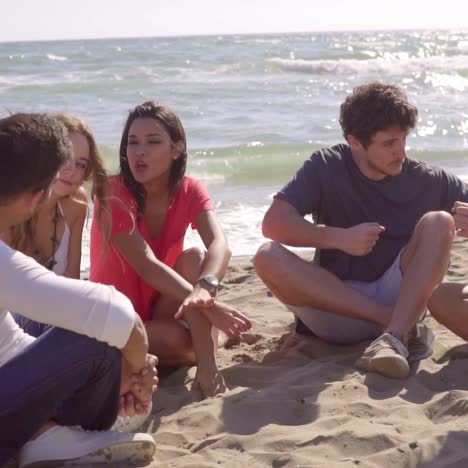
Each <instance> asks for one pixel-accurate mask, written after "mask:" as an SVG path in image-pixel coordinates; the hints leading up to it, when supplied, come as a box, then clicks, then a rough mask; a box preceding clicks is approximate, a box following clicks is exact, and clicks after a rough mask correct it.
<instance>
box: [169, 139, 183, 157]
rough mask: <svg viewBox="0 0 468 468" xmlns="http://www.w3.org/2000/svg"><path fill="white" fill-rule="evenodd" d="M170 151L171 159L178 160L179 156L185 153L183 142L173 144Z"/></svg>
mask: <svg viewBox="0 0 468 468" xmlns="http://www.w3.org/2000/svg"><path fill="white" fill-rule="evenodd" d="M172 150H173V151H172V159H174V160H176V159H179V157H180V155H181V154H182V153H183V152H184V151H185V145H184V142H183V141H182V140H179V141H178V142H177V143H173V145H172Z"/></svg>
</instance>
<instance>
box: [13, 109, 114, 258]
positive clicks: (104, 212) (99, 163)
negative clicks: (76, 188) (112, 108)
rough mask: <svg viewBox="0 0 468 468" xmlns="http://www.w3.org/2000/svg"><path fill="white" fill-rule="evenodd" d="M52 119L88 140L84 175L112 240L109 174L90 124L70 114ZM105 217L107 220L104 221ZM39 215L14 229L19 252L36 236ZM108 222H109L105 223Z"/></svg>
mask: <svg viewBox="0 0 468 468" xmlns="http://www.w3.org/2000/svg"><path fill="white" fill-rule="evenodd" d="M52 117H54V118H56V119H57V120H58V121H60V122H61V123H62V124H63V125H64V126H65V128H66V129H67V130H68V134H69V135H70V134H71V133H78V134H81V135H83V136H84V137H85V138H86V141H87V142H88V146H89V162H88V166H87V168H86V172H85V174H84V182H87V181H91V200H92V201H93V202H95V201H96V200H98V201H99V208H98V211H97V213H96V215H97V217H96V219H97V221H98V223H99V225H100V227H101V230H102V232H103V235H104V239H105V240H108V239H109V238H110V229H111V222H110V220H111V214H110V210H109V207H108V204H107V195H108V182H107V173H106V170H105V167H104V159H103V157H102V155H101V152H100V151H99V148H98V146H97V143H96V140H95V139H94V135H93V133H92V131H91V129H90V127H89V126H88V124H87V123H86V122H85V121H84V120H82V119H81V118H79V117H77V116H75V115H73V114H69V113H60V114H56V115H53V116H52ZM104 217H106V218H107V219H106V220H104ZM36 218H37V215H35V216H34V217H33V218H32V219H30V220H28V221H26V222H25V223H23V224H21V225H18V226H15V227H14V228H12V230H11V233H10V239H11V243H12V246H13V247H14V248H16V249H18V250H21V251H25V250H26V249H27V248H28V245H29V243H30V242H31V241H32V239H33V235H34V222H35V221H36ZM105 221H107V222H105Z"/></svg>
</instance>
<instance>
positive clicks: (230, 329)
mask: <svg viewBox="0 0 468 468" xmlns="http://www.w3.org/2000/svg"><path fill="white" fill-rule="evenodd" d="M199 310H200V311H201V312H203V313H204V314H205V316H206V317H207V318H208V320H209V321H210V322H211V324H212V325H213V326H214V327H215V328H218V329H219V330H220V331H221V332H223V333H225V334H226V335H227V336H228V337H229V338H231V337H236V336H239V335H240V334H241V333H243V332H245V331H247V330H249V329H250V328H251V327H252V323H251V322H250V320H249V318H248V317H247V316H246V315H245V314H243V313H242V312H240V311H238V310H237V309H235V308H234V307H231V306H228V305H227V304H223V303H221V302H215V303H214V304H213V305H212V306H211V307H203V308H200V309H199Z"/></svg>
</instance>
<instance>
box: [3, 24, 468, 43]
mask: <svg viewBox="0 0 468 468" xmlns="http://www.w3.org/2000/svg"><path fill="white" fill-rule="evenodd" d="M427 30H431V31H468V26H461V27H454V28H452V27H440V28H433V27H430V26H428V27H419V28H411V27H404V28H398V27H397V28H376V29H372V28H371V29H369V28H356V29H329V30H325V29H323V30H313V31H270V32H239V33H235V32H234V33H233V32H229V33H206V34H162V35H152V34H151V35H143V36H131V35H130V36H104V37H103V36H100V37H99V36H96V37H81V38H78V37H77V38H49V39H5V40H2V39H0V44H12V43H30V42H73V41H105V40H126V39H175V38H190V37H193V38H199V37H200V38H201V37H214V36H228V37H231V36H273V35H283V34H330V33H349V32H392V31H408V32H409V31H427Z"/></svg>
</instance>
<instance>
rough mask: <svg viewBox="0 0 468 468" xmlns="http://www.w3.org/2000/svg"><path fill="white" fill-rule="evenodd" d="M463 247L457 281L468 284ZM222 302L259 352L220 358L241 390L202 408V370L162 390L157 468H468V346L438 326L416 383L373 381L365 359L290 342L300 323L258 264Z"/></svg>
mask: <svg viewBox="0 0 468 468" xmlns="http://www.w3.org/2000/svg"><path fill="white" fill-rule="evenodd" d="M467 260H468V243H466V242H461V241H457V242H456V243H455V245H454V248H453V253H452V261H451V266H450V270H449V272H448V274H447V279H448V280H451V281H461V280H463V278H467V277H468V276H467V275H466V273H467V270H468V261H467ZM221 297H222V298H223V299H224V300H226V301H228V302H230V303H231V304H233V305H235V306H237V307H238V308H240V309H241V310H243V311H245V312H246V313H248V314H249V316H250V317H251V318H252V321H253V323H254V326H253V329H252V332H251V334H250V335H249V336H248V339H247V341H248V343H241V344H238V345H236V346H233V347H232V348H230V349H225V350H221V351H220V353H219V362H220V364H221V367H222V369H223V373H224V375H225V378H226V380H227V382H228V384H229V385H230V387H231V388H232V390H231V391H230V392H228V393H227V394H225V395H223V396H218V397H216V398H211V399H208V400H205V401H198V396H197V395H196V394H194V393H191V392H190V386H191V382H192V380H193V377H194V369H193V368H192V369H187V368H184V369H179V370H178V371H176V372H174V373H172V374H170V375H169V376H166V377H164V378H163V379H162V382H161V386H160V389H159V391H158V392H157V393H156V394H155V397H154V410H153V415H152V417H151V419H150V421H149V422H148V423H147V424H146V425H145V426H144V428H145V429H147V430H148V431H149V432H151V433H153V434H154V438H155V441H156V443H157V454H156V458H155V461H154V462H153V463H152V464H151V466H152V467H159V468H163V467H167V468H169V467H197V468H208V467H219V466H223V467H230V468H231V467H232V468H235V467H236V468H237V467H249V468H253V467H328V468H330V467H354V466H359V467H392V468H397V467H416V466H417V467H466V466H468V452H467V451H466V442H467V440H468V436H467V433H466V432H465V431H466V429H467V428H468V380H467V379H466V370H467V364H468V345H467V344H465V342H464V341H463V340H462V339H460V338H458V337H457V336H455V335H453V334H452V333H451V332H449V331H448V330H446V329H445V328H443V327H441V326H439V325H438V324H437V323H436V322H435V321H434V320H432V319H429V320H430V324H431V326H432V327H433V330H434V332H435V336H436V339H435V343H434V354H433V356H432V357H431V358H429V359H426V360H425V361H423V362H421V363H420V364H419V365H418V366H416V367H414V368H413V369H412V373H411V376H410V377H409V379H408V380H405V381H396V380H390V379H387V378H385V377H381V376H378V375H366V374H364V373H361V372H359V371H357V370H356V369H354V367H353V362H354V361H355V359H356V358H357V357H358V355H359V353H360V352H361V351H362V350H363V349H364V347H365V345H366V343H363V344H362V345H359V346H333V345H328V344H325V343H323V342H321V341H320V340H317V339H314V338H309V337H297V336H295V335H294V334H292V333H291V330H292V326H293V316H292V314H291V313H290V312H288V311H287V310H286V309H285V308H284V307H283V306H282V305H281V304H280V303H279V302H278V301H277V300H276V299H275V298H273V297H271V294H270V293H269V292H268V291H267V289H266V288H265V287H264V285H263V284H262V283H261V281H260V280H259V279H258V278H257V276H256V275H255V272H254V270H253V267H252V264H251V261H250V259H249V258H238V259H235V260H234V261H233V262H232V263H231V266H230V268H229V273H228V274H227V276H226V278H225V280H224V288H223V290H222V293H221Z"/></svg>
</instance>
